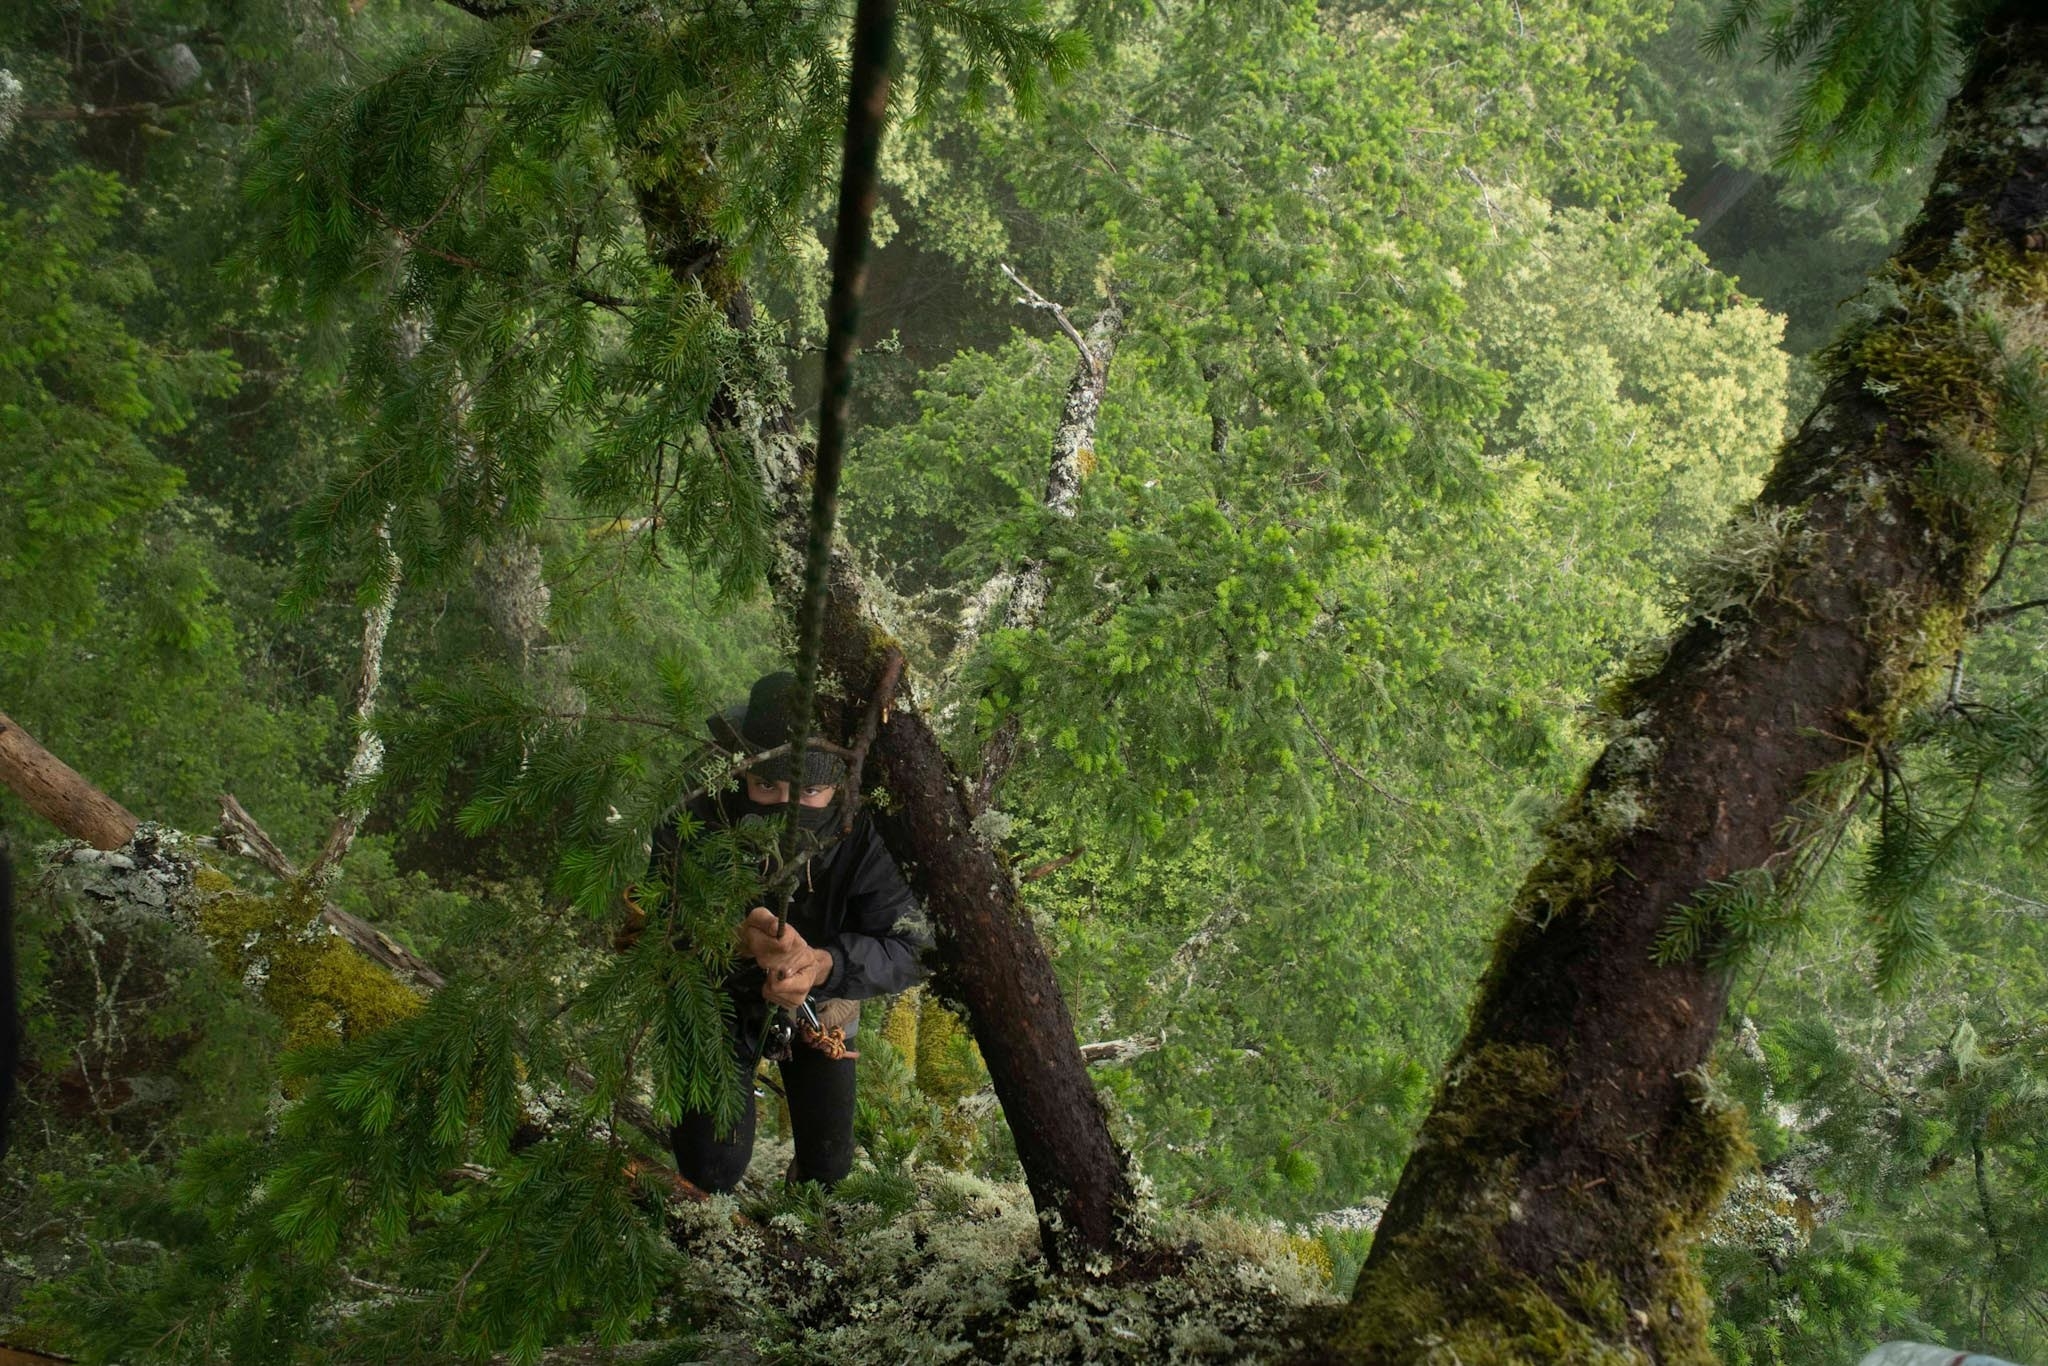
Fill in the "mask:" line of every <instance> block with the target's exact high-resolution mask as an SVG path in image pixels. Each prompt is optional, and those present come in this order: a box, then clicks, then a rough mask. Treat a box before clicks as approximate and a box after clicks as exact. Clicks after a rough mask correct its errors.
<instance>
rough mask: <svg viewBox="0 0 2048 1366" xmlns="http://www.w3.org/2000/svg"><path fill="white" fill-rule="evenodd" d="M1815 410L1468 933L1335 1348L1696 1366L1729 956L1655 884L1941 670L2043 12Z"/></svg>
mask: <svg viewBox="0 0 2048 1366" xmlns="http://www.w3.org/2000/svg"><path fill="white" fill-rule="evenodd" d="M2002 9H2003V12H2002V15H2000V16H1994V19H1993V21H1992V23H1991V24H1990V25H1989V27H1988V30H1987V37H1986V38H1985V40H1984V42H1983V44H1982V46H1981V48H1980V50H1979V53H1978V56H1977V60H1976V63H1975V65H1974V69H1973V71H1972V73H1971V76H1970V78H1969V80H1968V81H1967V82H1966V84H1965V86H1964V88H1963V90H1962V92H1961V93H1960V94H1959V95H1958V96H1957V97H1956V99H1955V100H1954V101H1953V102H1952V104H1951V105H1950V108H1949V111H1948V115H1947V118H1946V121H1945V127H1944V130H1943V131H1944V134H1945V139H1946V151H1945V152H1944V154H1943V157H1942V160H1941V163H1940V166H1939V167H1938V169H1937V170H1936V172H1935V175H1934V187H1935V188H1934V189H1933V191H1932V192H1931V194H1930V197H1929V199H1928V201H1927V203H1926V206H1925V208H1924V209H1923V211H1922V214H1921V216H1920V218H1919V219H1918V221H1917V222H1916V223H1915V224H1914V225H1913V227H1912V228H1911V229H1909V231H1908V232H1907V234H1906V236H1905V238H1904V239H1903V241H1902V243H1901V245H1900V247H1899V249H1898V252H1897V253H1896V255H1895V256H1894V257H1893V258H1892V260H1891V262H1890V263H1889V264H1888V266H1887V267H1886V268H1885V270H1884V272H1883V275H1882V278H1881V279H1880V280H1879V282H1878V283H1877V285H1876V286H1875V287H1874V288H1873V290H1872V291H1871V293H1870V296H1869V298H1870V303H1869V305H1868V311H1869V316H1868V317H1867V319H1866V320H1865V321H1864V322H1862V323H1860V324H1859V325H1857V326H1855V327H1854V328H1852V329H1851V330H1850V331H1849V332H1848V333H1847V334H1846V335H1845V336H1844V337H1843V339H1842V340H1841V341H1840V342H1838V343H1837V344H1836V345H1835V347H1834V348H1833V350H1832V352H1831V353H1830V366H1831V374H1830V377H1829V382H1828V383H1827V385H1826V388H1825V390H1824V392H1823V395H1822V398H1821V400H1820V403H1819V406H1818V407H1817V408H1816V409H1815V411H1814V412H1813V413H1812V415H1811V416H1810V417H1808V418H1807V420H1806V422H1805V424H1804V426H1803V427H1802V428H1801V429H1800V431H1799V432H1798V433H1797V435H1795V436H1794V437H1793V438H1792V439H1791V440H1790V441H1788V442H1787V444H1786V445H1785V447H1784V449H1783V450H1782V451H1781V453H1780V455H1779V458H1778V461H1777V464H1776V467H1775V469H1774V470H1773V472H1772V474H1771V476H1770V478H1769V479H1768V481H1767V483H1766V485H1765V488H1764V490H1763V492H1762V494H1761V495H1760V496H1759V498H1758V500H1757V504H1756V507H1755V508H1754V510H1753V511H1752V512H1751V513H1750V514H1749V515H1748V516H1746V517H1744V518H1741V519H1738V523H1737V525H1736V527H1735V528H1733V529H1732V531H1731V533H1730V539H1729V541H1728V544H1727V547H1726V548H1725V549H1724V552H1723V553H1721V554H1719V555H1717V556H1715V557H1713V558H1712V559H1710V561H1709V562H1708V563H1707V564H1706V565H1705V566H1704V567H1703V568H1702V569H1701V570H1700V571H1698V572H1697V574H1696V576H1695V581H1694V584H1693V590H1694V591H1693V597H1692V607H1691V610H1690V612H1689V619H1688V620H1686V621H1685V623H1684V624H1683V625H1682V626H1681V627H1680V628H1679V630H1678V631H1677V632H1676V634H1675V635H1674V636H1673V637H1672V639H1671V640H1670V642H1669V644H1668V647H1667V648H1666V650H1665V651H1664V652H1663V654H1662V657H1661V658H1659V659H1657V660H1655V661H1653V662H1651V663H1649V664H1647V665H1646V666H1645V667H1643V668H1641V669H1640V670H1639V671H1638V672H1637V673H1636V675H1635V676H1634V677H1633V678H1632V679H1630V680H1628V681H1626V682H1625V683H1624V684H1622V685H1621V686H1619V687H1618V688H1617V689H1615V690H1614V692H1613V693H1612V695H1611V697H1610V700H1609V703H1608V707H1607V710H1608V716H1609V720H1608V725H1609V728H1610V731H1609V738H1608V743H1607V746H1606V749H1605V751H1604V753H1603V754H1602V755H1601V756H1600V758H1599V759H1598V760H1597V761H1596V762H1595V764H1594V765H1593V767H1592V770H1591V771H1590V772H1589V773H1588V774H1587V776H1586V778H1585V780H1584V782H1583V783H1582V784H1581V786H1580V788H1579V790H1578V792H1577V794H1576V795H1575V796H1574V797H1573V798H1572V800H1571V801H1570V802H1569V803H1568V804H1567V806H1566V807H1565V809H1564V810H1563V811H1562V812H1561V813H1560V814H1559V816H1558V817H1557V818H1556V819H1555V821H1554V822H1553V824H1552V826H1551V829H1550V831H1549V834H1548V842H1547V847H1546V849H1545V851H1544V853H1543V855H1542V856H1541V858H1540V860H1539V861H1538V863H1537V865H1536V866H1535V868H1534V869H1533V870H1531V872H1530V873H1529V875H1528V877H1527V879H1526V881H1525V882H1524V883H1523V885H1522V888H1521V891H1520V893H1519V894H1518V896H1517V898H1516V901H1515V904H1514V908H1513V914H1512V916H1511V917H1510V918H1509V920H1508V922H1507V924H1506V926H1505V927H1504V929H1503V930H1502V932H1501V934H1500V937H1499V939H1498V941H1497V942H1496V944H1495V948H1494V955H1493V961H1492V964H1491V966H1490V967H1489V968H1488V970H1487V972H1486V975H1485V978H1484V980H1483V981H1482V983H1481V985H1480V991H1479V997H1478V1000H1477V1003H1476V1004H1475V1006H1474V1009H1473V1012H1472V1018H1471V1022H1470V1025H1469V1027H1468V1030H1467V1033H1466V1035H1465V1038H1464V1040H1463V1042H1462V1043H1461V1045H1460V1046H1459V1048H1458V1050H1457V1053H1456V1054H1455V1056H1454V1057H1453V1058H1452V1060H1451V1063H1450V1066H1449V1067H1448V1069H1447V1070H1446V1072H1445V1076H1444V1080H1443V1085H1442V1089H1441V1091H1440V1093H1439V1095H1438V1097H1437V1100H1436V1103H1435V1106H1434V1108H1433V1109H1432V1111H1431V1113H1430V1115H1429V1117H1428V1118H1427V1120H1426V1121H1425V1122H1424V1124H1423V1127H1422V1131H1421V1133H1420V1135H1419V1137H1418V1138H1417V1141H1416V1146H1415V1150H1414V1153H1413V1155H1412V1156H1411V1157H1410V1159H1409V1161H1408V1164H1407V1167H1406V1169H1405V1170H1404V1171H1403V1173H1402V1176H1401V1179H1400V1182H1399V1185H1398V1187H1397V1188H1396V1190H1395V1192H1394V1195H1393V1198H1392V1200H1391V1202H1390V1204H1389V1206H1388V1209H1387V1213H1386V1219H1385V1221H1384V1223H1383V1224H1382V1225H1381V1227H1380V1230H1379V1234H1378V1238H1377V1240H1376V1241H1375V1242H1374V1244H1373V1249H1372V1254H1371V1258H1370V1260H1369V1261H1368V1263H1367V1266H1366V1268H1365V1271H1364V1273H1363V1274H1362V1275H1361V1277H1360V1279H1359V1282H1358V1287H1357V1291H1356V1296H1355V1299H1354V1302H1353V1305H1352V1309H1351V1314H1350V1316H1349V1319H1348V1321H1347V1323H1346V1325H1345V1327H1344V1328H1343V1330H1342V1331H1341V1332H1340V1333H1339V1334H1338V1335H1337V1336H1336V1337H1335V1339H1334V1340H1333V1342H1332V1344H1331V1348H1332V1351H1333V1352H1334V1353H1335V1354H1336V1355H1338V1356H1340V1357H1343V1358H1345V1359H1354V1360H1370V1361H1376V1362H1377V1361H1387V1362H1393V1361H1415V1360H1422V1359H1424V1358H1428V1359H1430V1360H1443V1361H1448V1360H1453V1359H1456V1360H1461V1361H1464V1362H1467V1363H1476V1362H1489V1363H1505V1362H1521V1361H1531V1362H1533V1361H1555V1360H1564V1359H1572V1360H1592V1359H1608V1360H1616V1361H1621V1360H1637V1361H1641V1360H1646V1359H1647V1360H1649V1361H1653V1362H1660V1363H1677V1362H1686V1363H1701V1364H1702V1366H1704V1363H1706V1362H1708V1361H1711V1360H1712V1354H1711V1352H1710V1350H1709V1347H1708V1341H1707V1305H1706V1299H1705V1295H1704V1293H1703V1291H1702V1288H1701V1286H1700V1284H1699V1282H1698V1279H1697V1276H1696V1274H1695V1273H1694V1271H1693V1270H1692V1267H1691V1264H1690V1254H1689V1251H1688V1247H1689V1244H1690V1242H1691V1241H1692V1240H1693V1239H1694V1238H1695V1237H1696V1236H1697V1235H1698V1233H1699V1232H1700V1230H1701V1229H1702V1227H1703V1225H1704V1224H1705V1222H1706V1221H1707V1219H1708V1218H1709V1217H1710V1216H1711V1214H1712V1213H1713V1211H1714V1209H1715V1208H1716V1207H1717V1205H1718V1204H1719V1203H1720V1200H1721V1197H1722V1194H1723V1193H1724V1191H1725V1190H1726V1189H1727V1186H1728V1183H1729V1181H1730V1179H1731V1177H1732V1176H1733V1174H1734V1171H1735V1169H1736V1167H1737V1166H1738V1164H1739V1163H1740V1161H1741V1159H1742V1154H1743V1151H1744V1146H1745V1137H1744V1124H1743V1121H1742V1118H1741V1116H1740V1115H1739V1113H1731V1112H1729V1111H1728V1110H1726V1109H1724V1108H1723V1107H1722V1106H1721V1105H1720V1104H1719V1103H1718V1102H1717V1101H1716V1099H1715V1097H1714V1095H1713V1091H1712V1087H1711V1086H1710V1084H1709V1082H1708V1081H1707V1079H1706V1077H1705V1073H1704V1071H1703V1069H1704V1067H1705V1065H1706V1063H1707V1061H1708V1058H1709V1055H1710V1053H1711V1051H1712V1048H1713V1045H1714V1041H1715V1038H1716V1036H1717V1034H1718V1033H1719V1030H1720V1028H1721V1025H1722V1021H1723V1016H1724V1013H1725V1009H1726V1005H1727V991H1728V979H1727V976H1726V973H1725V972H1724V971H1722V970H1720V969H1718V968H1716V967H1714V966H1712V964H1711V963H1710V961H1709V959H1708V954H1709V953H1710V952H1711V949H1712V947H1713V946H1712V945H1707V946H1704V947H1703V948H1702V950H1701V952H1700V953H1699V954H1698V956H1695V957H1693V958H1690V959H1687V960H1684V961H1679V962H1669V963H1664V964H1660V963H1659V962H1658V960H1657V948H1658V943H1659V937H1660V935H1661V934H1662V932H1663V931H1664V929H1665V927H1666V926H1667V925H1668V924H1669V923H1670V921H1671V918H1672V916H1673V914H1674V913H1675V912H1677V911H1679V910H1680V909H1681V908H1683V907H1686V906H1688V905H1689V904H1691V903H1693V902H1694V901H1695V900H1696V899H1697V898H1698V897H1699V896H1700V895H1701V894H1702V893H1703V892H1704V891H1706V889H1708V888H1709V887H1710V886H1712V885H1714V884H1716V883H1723V882H1725V881H1726V880H1727V879H1729V878H1730V877H1731V876H1733V875H1735V874H1738V873H1744V872H1746V871H1748V870H1758V869H1762V870H1771V869H1774V868H1776V867H1778V866H1780V865H1782V864H1784V863H1786V862H1787V861H1789V860H1791V859H1793V858H1794V857H1795V856H1796V854H1797V852H1798V849H1799V847H1800V839H1801V835H1800V832H1801V830H1802V828H1807V829H1817V828H1821V827H1822V826H1823V825H1824V823H1825V822H1824V816H1825V813H1824V812H1823V811H1822V810H1820V802H1819V799H1818V798H1817V797H1816V796H1815V794H1814V792H1813V789H1812V788H1811V786H1810V785H1811V781H1812V779H1813V778H1814V776H1815V775H1817V774H1820V773H1822V772H1823V771H1828V770H1838V769H1841V768H1842V766H1843V765H1845V764H1847V765H1850V766H1851V770H1850V771H1851V781H1852V782H1853V781H1855V780H1856V778H1857V775H1856V774H1855V773H1854V772H1853V766H1854V765H1855V764H1856V763H1858V762H1859V761H1863V760H1866V759H1868V758H1869V756H1871V755H1872V754H1874V753H1877V752H1879V751H1880V750H1881V748H1882V746H1883V745H1884V744H1885V743H1887V742H1888V741H1889V740H1891V739H1892V738H1893V737H1894V736H1895V734H1896V733H1897V732H1898V730H1899V729H1900V727H1901V724H1902V721H1903V719H1904V718H1905V717H1906V716H1907V714H1908V713H1909V712H1910V711H1911V710H1912V709H1913V708H1914V707H1915V706H1917V705H1919V704H1920V703H1921V702H1922V701H1923V700H1925V699H1927V698H1928V697H1929V696H1930V694H1932V693H1933V692H1935V691H1936V690H1938V688H1939V685H1940V682H1941V678H1942V675H1943V673H1944V671H1945V669H1946V667H1947V665H1948V662H1949V661H1950V660H1951V659H1952V658H1953V657H1954V654H1955V651H1956V648H1957V646H1958V645H1959V644H1960V642H1961V641H1962V639H1963V637H1964V633H1965V631H1966V623H1967V621H1968V619H1969V616H1970V613H1971V612H1972V610H1973V609H1974V608H1975V606H1976V604H1977V602H1978V599H1979V597H1980V595H1981V593H1982V591H1983V588H1984V586H1985V583H1986V581H1987V578H1988V576H1989V569H1990V564H1991V560H1992V557H1993V555H1994V553H1995V551H1996V548H1997V546H1998V544H1999V543H2000V541H2001V540H2002V539H2003V538H2004V537H2006V536H2007V535H2008V533H2009V528H2010V526H2011V520H2012V518H2013V516H2014V514H2015V509H2016V507H2017V506H2018V504H2019V501H2020V500H2023V499H2025V497H2026V496H2027V494H2026V489H2025V487H2024V485H2025V482H2026V481H2025V478H2024V474H2025V470H2026V467H2027V463H2028V461H2027V458H2026V456H2025V453H2024V452H2021V451H2018V450H2016V449H2015V448H2014V446H2013V439H2012V427H2013V423H2012V422H2011V421H2010V419H2011V418H2012V416H2013V414H2014V412H2015V411H2017V409H2016V406H2015V405H2016V404H2018V403H2019V402H2020V401H2021V396H2022V395H2023V393H2024V392H2025V391H2027V390H2028V389H2030V388H2032V389H2034V390H2035V391H2036V392H2038V389H2039V386H2040V385H2041V384H2042V383H2043V377H2042V372H2041V367H2042V364H2043V361H2042V355H2043V345H2044V342H2048V319H2044V307H2048V12H2043V11H2042V10H2041V9H2040V8H2039V7H2038V6H2024V5H2019V4H2008V5H2006V6H2004V7H2002Z"/></svg>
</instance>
